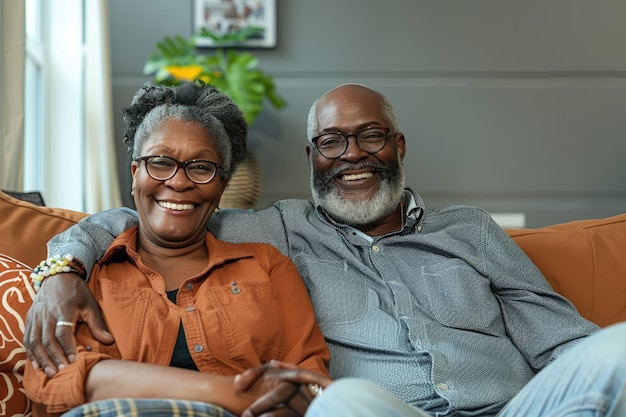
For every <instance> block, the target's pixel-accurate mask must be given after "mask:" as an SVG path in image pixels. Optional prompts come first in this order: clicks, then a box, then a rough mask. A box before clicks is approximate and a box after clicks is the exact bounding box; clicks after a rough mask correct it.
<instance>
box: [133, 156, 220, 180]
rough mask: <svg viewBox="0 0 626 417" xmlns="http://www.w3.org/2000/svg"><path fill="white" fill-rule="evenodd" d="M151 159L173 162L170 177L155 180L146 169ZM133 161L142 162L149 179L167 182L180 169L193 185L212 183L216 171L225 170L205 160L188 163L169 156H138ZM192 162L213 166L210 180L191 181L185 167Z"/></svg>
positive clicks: (193, 160) (194, 160) (192, 161)
mask: <svg viewBox="0 0 626 417" xmlns="http://www.w3.org/2000/svg"><path fill="white" fill-rule="evenodd" d="M153 158H165V159H168V160H170V161H172V162H174V163H175V164H176V169H175V170H174V172H173V173H172V175H170V176H169V177H167V178H156V177H155V176H154V174H152V173H151V172H150V170H149V169H148V165H149V164H148V161H149V160H150V159H153ZM133 161H136V162H141V161H144V165H145V167H146V172H147V173H148V176H150V178H152V179H153V180H156V181H167V180H169V179H171V178H173V177H174V175H176V173H177V172H178V170H179V169H181V168H182V169H183V171H184V172H185V176H186V177H187V179H188V180H189V181H191V182H193V183H194V184H208V183H210V182H211V181H213V179H214V178H215V176H216V175H217V172H218V171H222V172H224V171H225V168H224V167H223V166H221V165H219V164H217V163H216V162H213V161H208V160H206V159H192V160H190V161H185V162H181V161H179V160H178V159H175V158H172V157H171V156H166V155H148V156H140V157H139V158H135V159H133ZM194 162H202V163H205V164H208V165H213V166H214V167H215V171H214V172H213V175H212V176H211V178H209V179H208V180H206V181H196V180H194V179H192V178H191V177H190V176H189V173H188V172H187V167H188V166H189V164H193V163H194Z"/></svg>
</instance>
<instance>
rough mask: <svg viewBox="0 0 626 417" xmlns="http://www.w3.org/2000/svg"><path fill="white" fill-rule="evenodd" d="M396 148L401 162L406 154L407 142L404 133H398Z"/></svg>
mask: <svg viewBox="0 0 626 417" xmlns="http://www.w3.org/2000/svg"><path fill="white" fill-rule="evenodd" d="M396 147H397V148H398V154H399V155H400V160H403V159H404V155H405V154H406V140H405V139H404V133H398V137H397V138H396Z"/></svg>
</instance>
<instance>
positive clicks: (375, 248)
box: [372, 245, 380, 252]
mask: <svg viewBox="0 0 626 417" xmlns="http://www.w3.org/2000/svg"><path fill="white" fill-rule="evenodd" d="M372 250H373V251H374V252H378V251H379V250H380V248H379V247H378V246H376V245H374V246H372Z"/></svg>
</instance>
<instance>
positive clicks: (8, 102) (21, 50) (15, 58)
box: [0, 0, 26, 191]
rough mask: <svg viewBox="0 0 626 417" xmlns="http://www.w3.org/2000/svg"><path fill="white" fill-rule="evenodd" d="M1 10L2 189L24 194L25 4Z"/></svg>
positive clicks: (19, 1)
mask: <svg viewBox="0 0 626 417" xmlns="http://www.w3.org/2000/svg"><path fill="white" fill-rule="evenodd" d="M0 8H1V10H0V16H1V18H2V21H1V22H0V23H1V25H0V30H1V31H2V33H1V35H0V40H1V41H2V45H1V49H0V54H2V56H1V57H0V63H2V67H0V91H1V94H0V97H1V98H0V145H1V146H0V189H3V190H13V191H22V183H23V179H24V174H23V167H24V57H25V53H26V26H25V17H26V6H25V0H11V1H2V4H0Z"/></svg>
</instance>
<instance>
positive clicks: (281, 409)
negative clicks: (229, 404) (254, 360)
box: [235, 361, 332, 417]
mask: <svg viewBox="0 0 626 417" xmlns="http://www.w3.org/2000/svg"><path fill="white" fill-rule="evenodd" d="M261 381H262V383H263V384H271V385H273V386H274V388H273V389H272V390H271V391H269V392H267V393H266V394H264V395H263V396H261V397H259V398H258V399H257V400H256V401H255V402H254V403H252V404H251V405H250V407H248V409H246V410H245V411H244V412H243V414H242V417H253V416H260V415H263V416H268V417H270V416H271V417H292V416H294V417H295V416H304V413H305V412H306V409H307V408H308V406H309V404H310V403H311V401H313V399H314V398H315V393H314V392H312V391H311V389H310V388H309V385H310V384H315V385H318V386H320V387H327V386H328V385H330V383H331V382H332V380H330V379H329V378H328V377H326V376H325V375H322V374H319V373H316V372H312V371H308V370H306V369H303V368H300V367H298V366H296V365H292V364H289V363H285V362H280V361H271V362H270V363H268V364H265V365H263V366H259V367H256V368H252V369H248V370H246V371H245V372H243V373H241V374H239V375H237V376H235V386H236V387H237V388H238V389H240V390H242V391H246V390H248V389H249V388H250V387H252V386H253V385H255V384H258V383H261Z"/></svg>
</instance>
